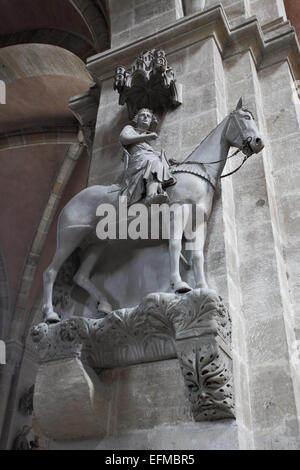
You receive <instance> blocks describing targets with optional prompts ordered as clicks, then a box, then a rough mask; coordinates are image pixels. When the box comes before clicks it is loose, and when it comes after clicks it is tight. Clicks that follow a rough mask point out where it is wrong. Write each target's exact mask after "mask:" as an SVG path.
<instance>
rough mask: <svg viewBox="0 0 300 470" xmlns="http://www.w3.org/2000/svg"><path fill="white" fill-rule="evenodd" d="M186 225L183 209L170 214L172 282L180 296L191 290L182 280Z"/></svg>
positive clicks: (173, 287)
mask: <svg viewBox="0 0 300 470" xmlns="http://www.w3.org/2000/svg"><path fill="white" fill-rule="evenodd" d="M184 224H185V222H184V212H183V210H182V207H179V208H178V210H177V212H176V211H175V212H172V213H171V214H170V231H169V257H170V282H171V287H172V289H173V290H174V291H175V292H176V293H179V294H182V293H185V292H189V291H190V290H191V287H190V286H189V285H188V284H187V283H186V282H184V281H183V280H182V279H181V275H180V255H181V250H182V235H183V227H184Z"/></svg>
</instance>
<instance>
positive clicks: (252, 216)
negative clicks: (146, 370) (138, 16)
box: [223, 52, 299, 449]
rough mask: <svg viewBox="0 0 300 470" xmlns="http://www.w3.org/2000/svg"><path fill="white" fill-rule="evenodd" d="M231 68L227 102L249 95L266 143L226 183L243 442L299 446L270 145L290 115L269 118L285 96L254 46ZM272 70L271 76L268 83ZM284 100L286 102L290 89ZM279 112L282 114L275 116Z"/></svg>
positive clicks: (246, 98) (248, 103) (245, 444)
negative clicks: (258, 61)
mask: <svg viewBox="0 0 300 470" xmlns="http://www.w3.org/2000/svg"><path fill="white" fill-rule="evenodd" d="M282 66H283V67H285V66H284V65H282ZM275 68H281V66H279V65H278V66H276V67H275ZM225 71H226V80H227V90H228V94H227V99H228V105H229V106H230V108H232V107H233V106H234V103H235V102H236V100H237V98H238V97H239V96H243V97H244V104H245V105H246V106H248V107H249V108H251V109H252V110H253V111H254V112H255V114H256V117H257V119H258V125H259V128H260V130H261V132H262V134H263V135H264V138H265V144H266V146H265V150H264V151H263V155H262V156H261V155H260V156H256V157H253V158H252V159H250V161H248V162H247V163H248V165H246V167H244V169H243V171H241V172H239V173H237V174H236V175H235V177H234V178H232V179H231V180H229V181H226V182H224V184H223V197H224V200H225V199H226V204H224V222H225V234H226V251H227V259H228V260H231V261H230V262H227V269H228V281H229V282H228V287H229V302H230V308H231V313H232V315H233V335H234V355H235V366H236V371H235V379H236V384H238V386H237V392H236V393H237V403H239V405H238V409H237V417H238V421H239V434H240V445H241V447H242V448H244V447H245V448H249V447H250V448H251V446H253V448H255V449H273V448H274V449H276V448H277V449H280V448H281V449H287V448H290V449H293V448H299V429H298V422H297V409H296V397H295V392H296V389H295V388H294V387H295V385H294V381H293V372H292V370H291V363H290V358H289V350H290V348H291V345H292V344H293V343H291V338H288V329H287V327H288V325H287V314H288V310H289V308H288V306H287V301H286V295H285V292H284V289H283V288H282V269H281V268H280V265H279V264H278V262H279V260H280V259H281V253H280V252H279V250H278V236H277V234H276V230H277V229H276V225H277V222H276V217H277V216H276V211H275V210H274V200H273V195H272V192H273V191H272V188H271V187H270V180H272V168H270V161H272V159H273V158H275V154H277V149H276V150H275V149H272V150H271V148H270V137H271V138H272V136H274V138H276V137H278V133H280V131H279V128H280V129H281V130H282V132H285V131H284V129H287V127H284V122H285V121H284V119H285V116H286V118H287V117H288V115H287V114H285V112H284V111H283V110H282V111H281V113H279V110H278V111H277V114H274V115H273V119H272V121H271V120H270V118H267V116H268V114H269V109H272V108H273V107H274V106H277V105H279V102H280V101H281V100H280V99H279V96H277V94H275V89H274V69H273V70H272V69H271V68H266V69H265V70H263V71H261V72H260V73H259V75H258V74H257V71H256V67H255V65H254V63H253V60H252V57H251V54H250V53H249V52H246V53H244V54H241V55H239V56H238V57H233V58H231V59H227V60H226V62H225ZM265 75H267V76H268V75H269V76H270V82H268V86H266V87H265V86H264V79H263V77H264V76H265ZM271 77H272V79H271ZM282 86H283V82H281V84H280V86H279V87H278V89H277V93H282ZM272 89H274V94H272ZM278 90H280V91H278ZM283 101H284V102H287V97H284V98H283ZM282 106H283V104H281V105H280V107H281V108H282ZM281 116H282V118H281ZM278 119H283V121H282V122H281V123H279V122H278V124H276V121H277V120H278ZM268 122H269V129H268V127H267V124H266V123H268ZM296 122H297V121H296V120H295V119H293V118H292V119H291V120H290V121H289V123H288V124H287V126H288V128H289V129H290V131H292V132H293V129H294V126H295V125H296ZM275 136H276V137H275ZM281 168H282V163H281ZM230 195H231V197H230Z"/></svg>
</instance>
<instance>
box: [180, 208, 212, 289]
mask: <svg viewBox="0 0 300 470" xmlns="http://www.w3.org/2000/svg"><path fill="white" fill-rule="evenodd" d="M192 225H193V230H192V231H191V227H190V230H189V231H187V230H185V236H186V238H187V239H190V242H188V243H187V245H186V247H187V249H189V250H191V251H192V262H193V271H194V278H195V287H196V288H207V287H208V285H207V282H206V279H205V272H204V253H203V252H204V244H205V240H206V233H207V222H206V220H205V216H204V212H203V209H202V208H201V207H197V208H196V218H195V219H194V223H193V224H192Z"/></svg>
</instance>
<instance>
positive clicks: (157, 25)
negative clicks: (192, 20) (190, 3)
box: [109, 0, 183, 48]
mask: <svg viewBox="0 0 300 470" xmlns="http://www.w3.org/2000/svg"><path fill="white" fill-rule="evenodd" d="M109 13H110V22H111V47H112V48H114V47H119V46H122V45H123V44H126V43H129V42H132V41H136V40H137V39H139V38H142V37H144V36H147V35H148V34H151V33H155V32H156V31H159V30H160V29H162V28H163V27H164V26H165V25H167V24H170V23H172V22H174V21H175V20H177V19H179V18H181V17H182V16H183V9H182V0H163V1H162V0H147V1H145V0H129V1H128V0H127V1H126V2H124V0H109Z"/></svg>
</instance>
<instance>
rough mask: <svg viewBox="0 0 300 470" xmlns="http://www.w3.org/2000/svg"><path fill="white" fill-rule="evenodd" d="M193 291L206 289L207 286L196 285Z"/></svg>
mask: <svg viewBox="0 0 300 470" xmlns="http://www.w3.org/2000/svg"><path fill="white" fill-rule="evenodd" d="M195 289H208V285H207V284H197V285H196V287H195Z"/></svg>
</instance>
